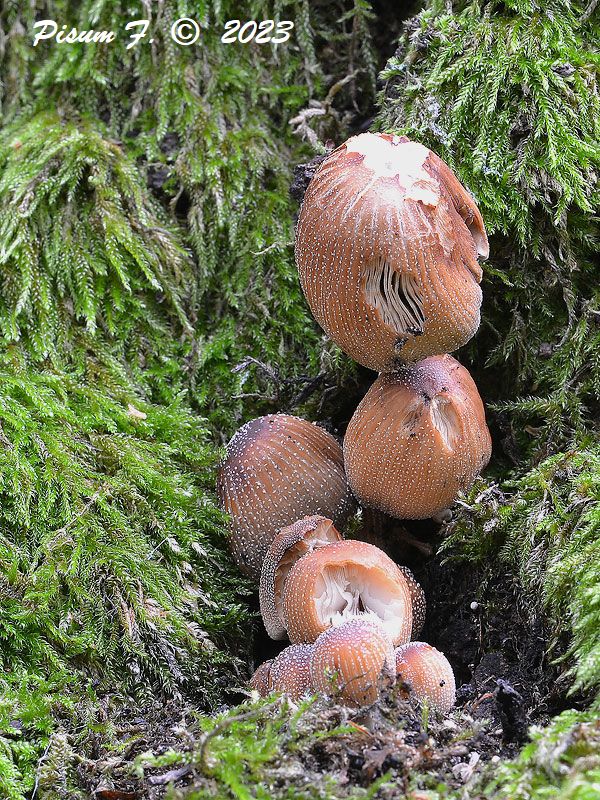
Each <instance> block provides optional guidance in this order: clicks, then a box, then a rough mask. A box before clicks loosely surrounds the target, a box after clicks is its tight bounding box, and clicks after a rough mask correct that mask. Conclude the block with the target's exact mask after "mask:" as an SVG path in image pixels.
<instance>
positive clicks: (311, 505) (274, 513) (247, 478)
mask: <svg viewBox="0 0 600 800" xmlns="http://www.w3.org/2000/svg"><path fill="white" fill-rule="evenodd" d="M217 491H218V495H219V499H220V502H221V505H222V508H223V509H224V510H225V511H226V512H227V513H228V514H229V515H230V517H231V536H230V539H229V541H230V546H231V549H232V552H233V557H234V559H235V561H236V563H237V564H238V566H239V567H240V569H241V570H243V571H244V572H245V573H246V574H248V575H250V576H251V577H253V578H255V579H256V580H258V579H259V578H260V571H261V568H262V563H263V559H264V556H265V553H266V552H267V549H268V547H269V545H270V544H271V542H272V541H273V539H274V538H275V535H276V534H277V532H278V531H279V530H281V528H283V527H285V526H286V525H291V524H292V523H293V522H295V521H296V520H298V519H300V518H301V517H304V516H305V515H306V514H322V515H323V516H326V517H329V518H331V519H332V520H333V522H334V523H335V525H337V526H340V527H341V526H343V524H344V523H345V522H346V520H347V518H348V517H349V516H350V514H351V513H352V512H353V511H354V508H355V503H354V499H353V498H352V494H351V492H350V489H349V487H348V482H347V480H346V475H345V473H344V463H343V455H342V449H341V447H340V445H339V444H338V443H337V442H336V440H335V439H334V438H333V436H330V434H328V433H327V432H326V431H324V430H323V429H322V428H319V427H317V425H314V424H313V423H310V422H307V421H306V420H303V419H299V418H298V417H292V416H288V415H287V414H270V415H268V416H265V417H259V418H258V419H254V420H252V421H251V422H248V423H247V424H246V425H244V426H243V427H242V428H240V430H239V431H238V432H237V433H236V434H235V436H234V437H233V439H232V440H231V441H230V443H229V445H228V447H227V455H226V458H225V461H224V462H223V464H222V466H221V469H220V472H219V476H218V480H217Z"/></svg>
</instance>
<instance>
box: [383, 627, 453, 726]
mask: <svg viewBox="0 0 600 800" xmlns="http://www.w3.org/2000/svg"><path fill="white" fill-rule="evenodd" d="M396 676H397V677H398V678H399V679H400V680H403V681H406V683H409V684H410V685H411V687H412V690H413V692H414V693H415V695H416V696H417V697H418V698H419V700H428V701H429V702H430V703H431V705H432V706H433V707H434V708H436V709H437V710H438V711H440V712H441V713H442V714H445V713H447V712H448V711H450V709H451V708H452V706H453V705H454V702H455V700H456V682H455V680H454V672H453V671H452V667H451V666H450V662H449V661H448V659H447V658H446V656H445V655H444V654H443V653H440V651H439V650H436V648H435V647H432V646H431V645H430V644H426V643H425V642H409V643H408V644H405V645H402V646H401V647H398V648H397V649H396Z"/></svg>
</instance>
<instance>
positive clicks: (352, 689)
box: [310, 617, 395, 706]
mask: <svg viewBox="0 0 600 800" xmlns="http://www.w3.org/2000/svg"><path fill="white" fill-rule="evenodd" d="M394 673H395V662H394V648H393V645H392V642H391V639H390V638H389V636H388V635H387V634H386V632H385V631H384V629H383V627H382V626H381V625H380V624H379V623H377V622H374V621H373V620H369V619H366V618H361V617H354V618H353V619H349V620H347V621H346V622H344V623H343V624H341V625H337V626H336V627H334V628H328V629H327V630H326V631H324V632H323V633H322V634H321V635H320V636H319V638H318V639H317V641H316V642H315V643H314V645H313V652H312V657H311V660H310V675H311V679H312V684H313V687H314V688H315V690H316V691H318V692H323V693H324V694H329V695H331V694H336V695H337V694H339V697H340V699H341V701H342V702H343V703H346V704H348V705H353V706H364V705H371V704H372V703H374V702H375V700H377V698H378V696H379V692H380V689H381V687H382V685H383V684H384V683H385V682H386V681H389V683H394V680H395V678H394Z"/></svg>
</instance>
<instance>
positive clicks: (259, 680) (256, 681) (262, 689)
mask: <svg viewBox="0 0 600 800" xmlns="http://www.w3.org/2000/svg"><path fill="white" fill-rule="evenodd" d="M272 663H273V660H272V659H269V661H264V662H263V663H262V664H261V665H260V667H258V669H257V670H256V672H255V673H254V675H253V676H252V677H251V678H250V680H249V681H248V685H249V686H250V688H251V689H254V690H255V691H257V692H258V693H259V695H260V696H261V697H266V696H267V695H268V694H269V674H270V672H271V664H272Z"/></svg>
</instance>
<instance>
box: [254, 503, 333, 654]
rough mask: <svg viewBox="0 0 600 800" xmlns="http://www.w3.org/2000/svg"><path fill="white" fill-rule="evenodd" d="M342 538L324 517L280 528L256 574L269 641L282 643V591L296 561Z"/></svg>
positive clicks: (303, 520) (283, 632)
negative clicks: (259, 570)
mask: <svg viewBox="0 0 600 800" xmlns="http://www.w3.org/2000/svg"><path fill="white" fill-rule="evenodd" d="M341 539H342V536H341V534H340V533H339V532H338V531H337V530H336V528H335V527H334V525H333V522H332V521H331V520H330V519H327V518H326V517H319V516H316V515H315V516H312V517H304V519H301V520H298V522H294V524H293V525H288V527H287V528H283V530H281V531H280V532H279V533H278V534H277V536H276V537H275V538H274V539H273V541H272V542H271V544H270V546H269V549H268V550H267V554H266V556H265V560H264V561H263V565H262V571H261V573H260V587H259V591H258V596H259V599H260V613H261V615H262V618H263V622H264V625H265V628H266V629H267V633H268V634H269V636H270V637H271V638H272V639H285V637H286V629H285V625H284V622H283V587H284V585H285V581H286V579H287V576H288V575H289V572H290V570H291V568H292V567H293V566H294V564H295V563H296V561H298V559H300V558H302V556H304V555H306V554H307V553H310V552H311V551H312V550H316V549H317V548H318V547H323V546H324V545H326V544H331V543H332V542H338V541H341Z"/></svg>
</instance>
